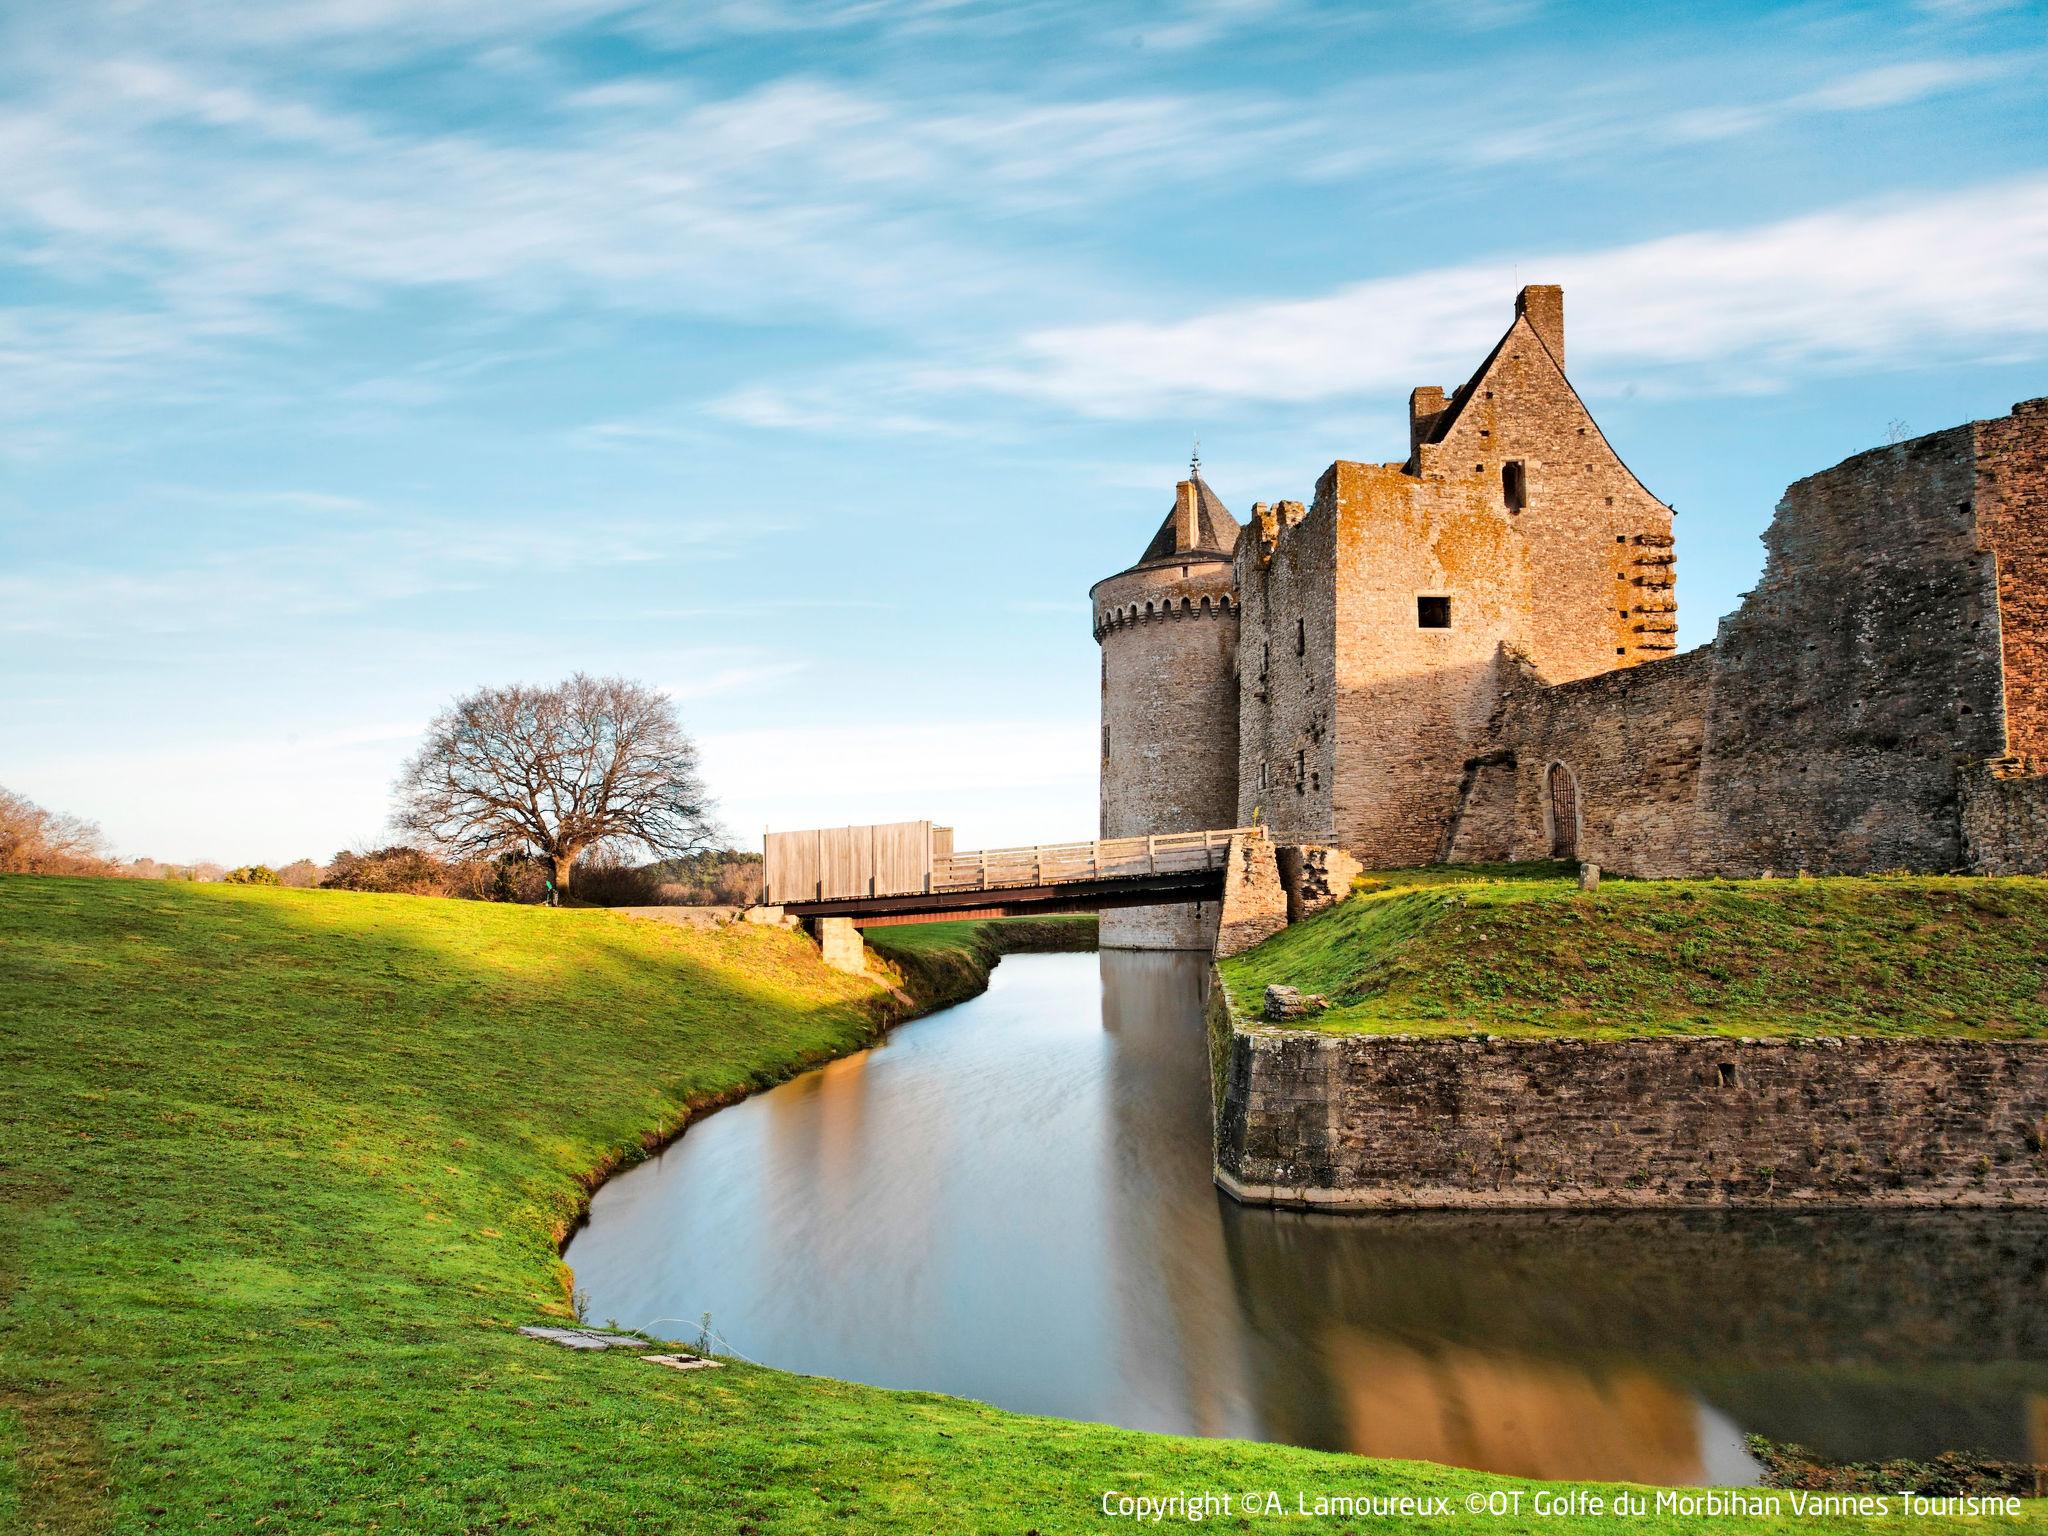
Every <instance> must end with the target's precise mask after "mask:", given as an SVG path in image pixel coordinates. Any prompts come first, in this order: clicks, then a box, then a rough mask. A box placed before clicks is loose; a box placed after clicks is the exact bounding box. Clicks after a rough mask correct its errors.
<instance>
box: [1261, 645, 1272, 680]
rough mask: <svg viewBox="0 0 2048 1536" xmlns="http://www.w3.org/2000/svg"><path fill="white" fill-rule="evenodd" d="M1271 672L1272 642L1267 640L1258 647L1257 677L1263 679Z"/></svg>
mask: <svg viewBox="0 0 2048 1536" xmlns="http://www.w3.org/2000/svg"><path fill="white" fill-rule="evenodd" d="M1272 670H1273V642H1272V641H1270V640H1268V641H1266V642H1265V643H1264V644H1263V645H1261V646H1260V647H1259V676H1260V677H1264V676H1265V675H1266V674H1267V673H1268V672H1270V671H1272Z"/></svg>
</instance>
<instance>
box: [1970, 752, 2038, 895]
mask: <svg viewBox="0 0 2048 1536" xmlns="http://www.w3.org/2000/svg"><path fill="white" fill-rule="evenodd" d="M1961 778H1962V784H1961V791H1962V825H1963V855H1964V864H1965V867H1967V868H1968V869H1969V870H1970V872H1971V873H1972V874H1978V875H2044V874H2048V774H2044V773H2030V772H2028V771H2026V769H2025V767H2024V766H2023V765H2022V763H2021V761H2020V760H2019V759H2017V758H2007V759H2004V760H2001V761H1999V762H1995V763H1974V764H1971V765H1970V766H1968V767H1966V768H1965V769H1964V770H1963V772H1962V775H1961Z"/></svg>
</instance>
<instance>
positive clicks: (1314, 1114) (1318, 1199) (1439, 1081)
mask: <svg viewBox="0 0 2048 1536" xmlns="http://www.w3.org/2000/svg"><path fill="white" fill-rule="evenodd" d="M1217 991H1218V992H1221V991H1222V988H1221V987H1218V988H1217ZM1211 1027H1212V1029H1214V1028H1216V1027H1217V1021H1216V1019H1215V1018H1214V1017H1213V1016H1212V1024H1211ZM1225 1027H1226V1028H1228V1031H1229V1032H1228V1034H1227V1036H1225V1037H1222V1038H1220V1039H1219V1042H1218V1043H1219V1047H1220V1050H1221V1062H1220V1066H1221V1081H1220V1084H1219V1091H1220V1094H1221V1099H1220V1103H1219V1106H1218V1116H1217V1153H1216V1157H1217V1182H1218V1183H1220V1184H1221V1185H1222V1186H1223V1187H1224V1188H1225V1189H1226V1190H1228V1191H1229V1192H1230V1193H1231V1194H1233V1195H1235V1196H1236V1197H1237V1198H1239V1199H1241V1200H1245V1201H1248V1202H1252V1203H1261V1204H1283V1205H1306V1206H1329V1207H1389V1208H1392V1207H1412V1208H1431V1207H1460V1206H1466V1207H1487V1206H1503V1207H1512V1206H1560V1207H1573V1206H1576V1207H1590V1206H1647V1205H1663V1206H1669V1205H1701V1206H1707V1205H1779V1206H1820V1205H1831V1204H1847V1203H1857V1204H1895V1205H1923V1206H1924V1205H1949V1206H2029V1207H2044V1206H2048V1151H2044V1137H2048V1042H2040V1041H2021V1042H2000V1043H1992V1042H1986V1041H1976V1040H1889V1039H1821V1040H1734V1039H1707V1038H1698V1039H1679V1040H1645V1039H1633V1040H1520V1039H1490V1040H1465V1039H1427V1038H1415V1037H1406V1038H1402V1037H1387V1036H1372V1035H1326V1034H1320V1033H1315V1032H1310V1031H1284V1032H1283V1031H1276V1030H1247V1029H1244V1028H1241V1027H1235V1026H1231V1025H1226V1026H1225Z"/></svg>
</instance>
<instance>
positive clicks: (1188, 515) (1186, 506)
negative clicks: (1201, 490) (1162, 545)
mask: <svg viewBox="0 0 2048 1536" xmlns="http://www.w3.org/2000/svg"><path fill="white" fill-rule="evenodd" d="M1173 496H1174V500H1173V547H1174V549H1175V550H1188V549H1193V548H1194V547H1195V546H1196V545H1197V544H1200V543H1201V542H1202V519H1201V517H1200V515H1199V514H1198V513H1197V511H1196V509H1195V482H1194V481H1192V480H1183V481H1181V483H1180V484H1179V485H1177V486H1175V487H1174V488H1173Z"/></svg>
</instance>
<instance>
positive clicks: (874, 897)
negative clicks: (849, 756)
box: [761, 821, 1248, 928]
mask: <svg viewBox="0 0 2048 1536" xmlns="http://www.w3.org/2000/svg"><path fill="white" fill-rule="evenodd" d="M1246 830H1248V829H1245V828H1235V827H1227V828H1223V829H1221V830H1217V831H1208V832H1170V833H1161V834H1160V835H1158V836H1156V837H1117V838H1108V839H1102V840H1097V841H1095V842H1088V843H1040V844H1034V845H1033V846H1031V847H1028V848H978V849H973V850H970V851H968V852H964V853H959V852H955V851H954V849H953V833H952V829H951V828H949V827H937V826H933V825H932V823H930V822H928V821H898V822H890V823H886V824H883V825H878V826H866V827H823V828H817V829H814V830H811V831H806V832H770V833H769V834H768V835H767V839H766V846H765V849H764V859H763V869H762V896H761V899H762V901H763V902H765V903H767V904H768V905H770V906H779V907H781V908H783V909H784V910H785V911H787V912H789V913H791V914H792V915H794V916H797V917H805V918H819V917H844V918H851V919H852V920H853V922H854V923H855V924H856V925H857V926H859V927H864V928H872V927H879V926H882V925H885V924H889V923H916V922H926V921H929V920H930V919H932V918H934V917H1013V916H1019V915H1022V914H1025V913H1035V912H1099V911H1102V910H1104V909H1105V908H1109V907H1153V906H1164V905H1168V904H1171V903H1175V902H1188V901H1216V900H1218V899H1220V898H1221V896H1222V894H1223V876H1224V870H1225V865H1226V862H1227V860H1228V859H1229V856H1230V840H1231V839H1232V838H1233V837H1235V836H1237V835H1239V833H1240V832H1243V831H1246Z"/></svg>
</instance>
